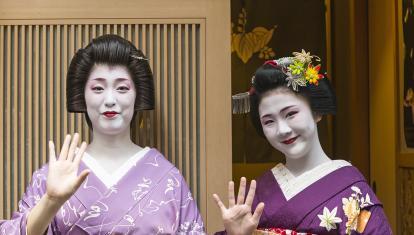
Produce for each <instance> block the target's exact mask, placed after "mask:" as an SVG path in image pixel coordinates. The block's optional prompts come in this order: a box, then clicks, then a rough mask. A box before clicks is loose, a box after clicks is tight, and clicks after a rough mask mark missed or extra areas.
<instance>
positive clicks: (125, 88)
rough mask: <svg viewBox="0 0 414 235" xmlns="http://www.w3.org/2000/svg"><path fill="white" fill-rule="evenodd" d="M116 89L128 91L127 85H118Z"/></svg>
mask: <svg viewBox="0 0 414 235" xmlns="http://www.w3.org/2000/svg"><path fill="white" fill-rule="evenodd" d="M117 90H119V91H123V92H127V91H129V87H127V86H120V87H118V88H117Z"/></svg>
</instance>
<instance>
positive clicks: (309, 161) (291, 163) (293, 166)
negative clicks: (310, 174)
mask: <svg viewBox="0 0 414 235" xmlns="http://www.w3.org/2000/svg"><path fill="white" fill-rule="evenodd" d="M317 135H318V134H317V133H316V138H315V140H314V141H315V142H314V144H313V145H312V147H311V149H310V150H309V151H308V152H307V153H306V154H305V155H304V156H300V157H286V168H287V169H288V170H289V171H290V172H291V173H292V174H293V175H294V176H299V175H301V174H303V173H305V172H306V171H309V170H312V169H313V168H315V167H317V166H319V165H321V164H323V163H325V162H328V161H331V159H330V158H329V157H328V156H327V155H326V154H325V152H324V151H323V149H322V146H321V144H320V142H319V138H318V137H317Z"/></svg>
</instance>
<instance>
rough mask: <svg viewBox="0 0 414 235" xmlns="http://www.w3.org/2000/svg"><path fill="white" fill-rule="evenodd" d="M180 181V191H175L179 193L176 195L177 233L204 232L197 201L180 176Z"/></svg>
mask: <svg viewBox="0 0 414 235" xmlns="http://www.w3.org/2000/svg"><path fill="white" fill-rule="evenodd" d="M180 181H181V182H180V185H181V187H180V192H176V193H179V194H180V195H177V197H179V198H180V215H179V225H178V234H205V232H204V224H203V220H202V218H201V215H200V212H199V211H198V208H197V203H196V201H195V200H194V198H193V196H192V194H191V192H190V189H189V188H188V185H187V183H186V182H185V180H184V178H183V177H182V176H181V179H180Z"/></svg>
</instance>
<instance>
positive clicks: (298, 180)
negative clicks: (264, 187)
mask: <svg viewBox="0 0 414 235" xmlns="http://www.w3.org/2000/svg"><path fill="white" fill-rule="evenodd" d="M350 165H351V164H350V163H349V162H347V161H344V160H333V161H329V162H325V163H323V164H321V165H319V166H317V167H315V168H313V169H311V170H309V171H306V172H305V173H303V174H301V175H299V176H296V177H295V176H294V175H293V174H292V173H290V171H289V170H288V169H287V168H286V166H285V165H284V164H282V163H279V164H277V165H276V166H275V167H273V169H272V172H273V175H274V177H275V178H276V181H277V183H278V184H279V186H280V189H282V192H283V194H284V196H285V198H286V200H290V199H291V198H293V197H294V196H295V195H296V194H298V193H300V192H301V191H302V190H304V189H305V188H307V187H308V186H310V185H311V184H313V183H315V182H316V181H318V180H320V179H321V178H322V177H324V176H326V175H327V174H329V173H331V172H333V171H335V170H337V169H339V168H341V167H344V166H350Z"/></svg>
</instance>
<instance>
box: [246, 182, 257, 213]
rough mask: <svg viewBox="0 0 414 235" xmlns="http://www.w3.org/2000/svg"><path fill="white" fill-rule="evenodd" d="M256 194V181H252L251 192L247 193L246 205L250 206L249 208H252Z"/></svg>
mask: <svg viewBox="0 0 414 235" xmlns="http://www.w3.org/2000/svg"><path fill="white" fill-rule="evenodd" d="M255 192H256V180H252V182H250V188H249V192H248V193H247V197H246V205H248V206H249V207H251V206H252V203H253V198H254V194H255Z"/></svg>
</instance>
